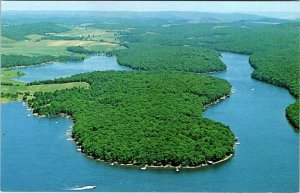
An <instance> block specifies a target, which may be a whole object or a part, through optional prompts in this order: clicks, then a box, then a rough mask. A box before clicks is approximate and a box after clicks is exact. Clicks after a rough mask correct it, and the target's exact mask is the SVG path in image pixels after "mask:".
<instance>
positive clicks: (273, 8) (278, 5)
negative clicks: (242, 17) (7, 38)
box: [1, 1, 300, 15]
mask: <svg viewBox="0 0 300 193" xmlns="http://www.w3.org/2000/svg"><path fill="white" fill-rule="evenodd" d="M1 5H2V6H1V7H2V10H69V11H70V10H96V11H197V12H214V13H232V12H239V13H243V12H256V13H260V14H263V15H266V14H267V13H266V12H281V13H282V12H288V13H297V12H299V10H300V1H289V2H282V1H280V2H278V1H276V2H255V1H247V2H233V1H231V2H224V1H223V2H218V1H210V2H208V1H198V2H197V1H189V2H186V1H174V2H170V1H160V2H157V1H156V2H151V1H128V2H126V1H122V2H120V1H73V2H72V1H2V3H1Z"/></svg>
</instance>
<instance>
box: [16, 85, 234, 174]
mask: <svg viewBox="0 0 300 193" xmlns="http://www.w3.org/2000/svg"><path fill="white" fill-rule="evenodd" d="M232 91H233V88H231V92H230V93H232ZM230 93H229V94H226V95H224V96H222V97H221V98H219V99H217V100H215V101H213V102H211V103H209V104H207V105H205V106H204V107H203V109H204V110H205V109H207V108H208V107H209V106H211V105H215V104H217V103H219V102H220V101H222V100H225V99H226V98H227V97H230ZM20 102H22V103H23V105H24V106H26V107H27V110H28V111H33V108H32V107H30V106H29V105H28V102H27V101H22V100H21V101H20ZM32 115H33V116H35V117H40V118H43V117H50V116H45V115H38V114H37V113H32ZM57 116H58V117H64V118H67V119H68V118H71V119H72V120H73V118H72V117H71V115H68V114H65V113H59V114H58V115H57ZM51 117H52V116H51ZM73 126H74V124H72V125H71V126H70V127H69V130H70V132H71V134H70V135H69V136H70V137H71V139H72V141H73V142H74V143H75V150H77V152H80V153H82V154H83V155H85V156H86V157H88V158H90V159H92V160H94V161H97V162H102V163H105V164H109V165H111V166H114V165H118V166H125V167H136V168H140V169H142V170H146V168H157V169H176V171H179V169H198V168H202V167H208V166H212V165H215V164H219V163H222V162H225V161H227V160H229V159H230V158H232V157H233V155H234V153H231V154H230V155H228V156H226V157H224V158H223V159H221V160H217V161H207V163H205V164H201V165H198V166H181V165H179V166H172V165H171V164H167V165H165V166H164V165H148V164H141V165H135V164H132V163H129V164H124V163H118V162H116V161H115V162H109V161H105V160H101V159H99V158H95V157H93V156H91V155H89V154H87V153H85V152H84V151H83V149H82V146H79V145H78V144H79V142H78V141H76V139H75V138H74V137H73V134H72V130H73ZM67 131H68V130H67ZM235 146H236V142H235V143H234V144H233V149H235Z"/></svg>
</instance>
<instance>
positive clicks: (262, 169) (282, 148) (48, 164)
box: [1, 53, 299, 192]
mask: <svg viewBox="0 0 300 193" xmlns="http://www.w3.org/2000/svg"><path fill="white" fill-rule="evenodd" d="M248 59H249V57H248V56H245V55H239V54H232V53H222V61H223V62H224V63H225V64H226V65H227V67H228V70H227V71H226V72H222V73H216V74H210V75H211V76H217V77H220V78H224V79H227V80H228V81H229V82H230V84H231V85H232V86H233V88H234V90H235V91H234V93H232V95H231V97H230V98H227V99H226V100H224V101H222V102H220V103H219V104H217V105H215V106H211V107H209V108H208V109H207V110H206V111H205V112H204V116H205V117H207V118H210V119H213V120H216V121H220V122H223V123H225V124H227V125H229V126H230V127H231V129H232V131H233V132H234V134H235V135H236V136H237V137H239V141H240V143H241V144H240V145H238V146H237V148H236V153H235V155H234V156H233V157H232V158H231V159H230V160H228V161H226V162H224V163H221V164H217V165H213V166H209V167H205V168H199V169H193V170H188V169H182V170H180V172H175V170H174V169H166V170H162V169H147V170H146V171H143V170H140V169H139V168H135V167H124V166H116V165H115V166H110V165H108V164H106V163H102V162H96V161H94V160H92V159H89V158H88V157H86V156H84V155H83V154H82V153H80V152H77V151H76V146H75V144H74V142H73V141H70V140H67V139H69V138H70V137H69V135H68V134H67V133H66V131H67V130H68V129H69V127H70V126H71V125H72V120H71V119H66V118H62V117H56V118H38V117H34V116H32V112H31V111H28V110H27V109H26V107H25V106H23V105H22V103H21V102H9V103H5V104H2V105H1V107H2V111H1V116H2V121H1V123H2V130H1V136H2V137H1V148H2V156H1V170H2V173H1V174H2V176H1V186H2V187H1V189H2V191H69V190H72V189H73V188H76V187H80V186H88V185H95V186H97V187H96V189H93V190H91V191H98V192H100V191H148V192H150V191H164V192H178V191H184V192H188V191H197V192H208V191H209V192H215V191H217V192H228V191H230V192H238V191H243V192H246V191H249V192H254V191H256V192H266V191H277V192H297V191H298V187H299V183H298V180H299V177H298V171H299V166H298V163H299V157H298V156H299V151H298V150H299V135H298V133H296V132H295V131H294V130H293V128H292V127H291V126H290V125H289V123H288V122H287V120H286V118H285V108H286V106H287V105H288V104H290V103H292V102H293V101H294V99H293V97H292V96H291V95H290V94H289V93H288V91H287V90H285V89H283V88H279V87H276V86H273V85H270V84H266V83H263V82H260V81H256V80H254V79H251V77H250V74H251V72H252V71H253V69H252V68H251V66H250V64H249V62H248ZM43 67H44V66H43ZM28 80H30V81H33V80H34V79H33V77H32V78H31V79H30V78H29V79H28ZM16 120H17V121H16ZM4 134H5V135H4ZM85 191H87V190H85Z"/></svg>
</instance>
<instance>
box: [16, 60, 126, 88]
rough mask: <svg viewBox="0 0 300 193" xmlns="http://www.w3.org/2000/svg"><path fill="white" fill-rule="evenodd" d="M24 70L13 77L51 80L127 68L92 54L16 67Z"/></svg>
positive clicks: (23, 79)
mask: <svg viewBox="0 0 300 193" xmlns="http://www.w3.org/2000/svg"><path fill="white" fill-rule="evenodd" d="M17 70H18V71H21V72H24V73H25V75H24V76H19V77H17V78H14V80H17V81H21V82H33V81H41V80H52V79H55V78H60V77H68V76H72V75H75V74H79V73H84V72H92V71H106V70H129V68H127V67H124V66H120V65H119V64H118V63H117V60H116V58H114V57H106V56H93V57H90V58H88V59H85V60H83V61H79V62H67V63H59V62H57V63H50V64H43V65H35V66H30V67H22V68H17Z"/></svg>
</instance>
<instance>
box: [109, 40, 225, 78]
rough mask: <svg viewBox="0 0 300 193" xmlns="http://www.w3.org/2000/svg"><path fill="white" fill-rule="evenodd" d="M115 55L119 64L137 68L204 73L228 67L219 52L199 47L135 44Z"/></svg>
mask: <svg viewBox="0 0 300 193" xmlns="http://www.w3.org/2000/svg"><path fill="white" fill-rule="evenodd" d="M114 55H116V56H117V60H118V62H119V64H121V65H124V66H127V67H130V68H133V69H136V70H147V71H148V70H175V71H186V72H196V73H203V72H213V71H222V70H225V69H226V66H225V65H224V64H223V63H222V62H221V60H220V59H219V53H218V52H215V51H213V50H209V49H205V48H199V47H191V46H161V45H148V44H146V45H144V44H133V45H130V48H129V49H123V50H120V51H118V52H117V53H114Z"/></svg>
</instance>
